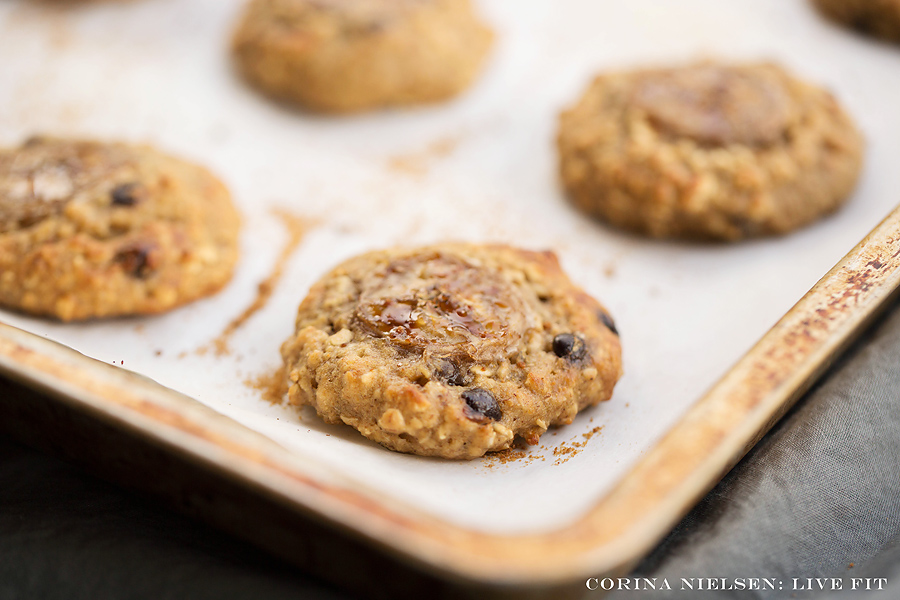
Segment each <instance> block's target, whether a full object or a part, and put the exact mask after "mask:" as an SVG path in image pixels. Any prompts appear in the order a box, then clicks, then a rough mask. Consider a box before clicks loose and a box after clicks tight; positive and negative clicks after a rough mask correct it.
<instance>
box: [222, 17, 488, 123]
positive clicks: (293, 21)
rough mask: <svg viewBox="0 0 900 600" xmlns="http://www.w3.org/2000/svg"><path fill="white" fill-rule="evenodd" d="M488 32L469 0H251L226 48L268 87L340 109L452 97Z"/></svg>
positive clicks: (477, 59) (309, 104)
mask: <svg viewBox="0 0 900 600" xmlns="http://www.w3.org/2000/svg"><path fill="white" fill-rule="evenodd" d="M492 39H493V34H492V33H491V31H490V29H488V28H487V27H486V26H485V25H484V24H482V23H481V22H480V21H479V20H478V18H477V17H476V16H475V14H474V13H473V12H472V7H471V5H470V2H469V0H251V1H250V2H249V4H248V5H247V7H246V9H245V11H244V14H243V17H242V18H241V20H240V22H239V24H238V26H237V29H236V30H235V34H234V39H233V41H232V50H233V54H234V58H235V62H236V64H237V67H238V69H239V70H240V72H241V73H242V74H243V76H244V77H245V78H246V79H247V80H248V81H249V82H251V83H252V84H253V85H255V86H256V87H258V88H260V89H261V90H263V91H264V92H266V93H268V94H270V95H271V96H273V97H275V98H278V99H281V100H287V101H290V102H295V103H297V104H299V105H301V106H303V107H306V108H308V109H311V110H316V111H322V112H338V113H340V112H354V111H361V110H367V109H374V108H382V107H388V106H401V105H408V104H420V103H428V102H435V101H439V100H443V99H445V98H449V97H450V96H454V95H456V94H458V93H459V92H461V91H462V90H463V89H465V88H466V87H468V86H469V84H470V83H471V82H472V80H473V79H474V78H475V76H476V75H477V73H478V72H479V70H480V68H481V65H482V63H483V62H484V58H485V56H486V55H487V52H488V50H489V48H490V46H491V43H492Z"/></svg>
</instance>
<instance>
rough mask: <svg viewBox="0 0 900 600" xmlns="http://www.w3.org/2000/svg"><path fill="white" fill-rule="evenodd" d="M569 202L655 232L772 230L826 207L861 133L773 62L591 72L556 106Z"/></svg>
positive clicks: (852, 176)
mask: <svg viewBox="0 0 900 600" xmlns="http://www.w3.org/2000/svg"><path fill="white" fill-rule="evenodd" d="M557 146H558V150H559V160H560V173H561V179H562V182H563V185H564V186H565V189H566V191H567V192H568V194H569V196H570V198H571V200H572V201H573V203H574V204H575V205H576V206H577V207H578V208H580V209H581V210H583V211H585V212H587V213H589V214H592V215H594V216H596V217H598V218H600V219H601V220H603V221H606V222H607V223H609V224H612V225H614V226H617V227H621V228H623V229H627V230H630V231H633V232H637V233H640V234H644V235H648V236H652V237H658V238H689V239H713V240H727V241H731V240H739V239H742V238H748V237H756V236H766V235H776V234H783V233H786V232H789V231H791V230H794V229H797V228H798V227H801V226H803V225H806V224H808V223H810V222H812V221H814V220H816V219H818V218H820V217H822V216H823V215H826V214H828V213H831V212H833V211H834V210H836V209H837V208H838V207H839V206H840V205H841V204H842V203H843V202H844V201H845V200H846V199H847V197H848V196H849V195H850V193H851V192H852V190H853V188H854V185H855V183H856V180H857V177H858V176H859V172H860V164H861V161H862V154H863V141H862V137H861V135H860V133H859V132H858V131H857V129H856V127H855V125H854V124H853V122H852V121H851V119H850V118H849V117H848V116H847V114H846V113H845V112H844V110H843V109H842V108H841V106H840V105H839V104H838V102H837V101H836V100H835V99H834V97H832V95H831V94H829V93H828V92H827V91H825V90H823V89H821V88H819V87H816V86H813V85H810V84H807V83H804V82H802V81H799V80H797V79H795V78H794V77H792V76H791V75H789V74H788V73H787V72H785V71H784V70H783V69H782V68H780V67H778V66H777V65H773V64H746V65H724V64H718V63H711V62H704V63H698V64H691V65H687V66H681V67H675V68H667V69H647V70H638V71H628V72H619V73H610V74H605V75H601V76H599V77H597V78H596V79H595V80H594V82H593V83H592V84H591V86H590V87H589V88H588V90H587V92H586V93H585V94H584V96H583V97H582V98H581V99H580V101H579V102H578V103H577V104H576V105H575V106H574V107H573V108H571V109H569V110H567V111H565V112H563V114H562V116H561V118H560V125H559V133H558V138H557Z"/></svg>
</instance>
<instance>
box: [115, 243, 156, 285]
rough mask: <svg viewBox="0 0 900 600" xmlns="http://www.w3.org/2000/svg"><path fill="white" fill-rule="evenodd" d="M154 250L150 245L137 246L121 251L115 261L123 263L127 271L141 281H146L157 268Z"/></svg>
mask: <svg viewBox="0 0 900 600" xmlns="http://www.w3.org/2000/svg"><path fill="white" fill-rule="evenodd" d="M151 251H152V248H151V247H150V246H149V245H140V244H135V245H133V246H129V247H126V248H123V249H121V250H119V252H118V253H117V254H116V256H115V261H116V262H120V263H122V266H123V268H124V269H125V271H127V272H128V273H130V274H131V275H132V276H134V277H137V278H139V279H144V278H146V277H147V276H148V275H150V272H151V271H153V269H154V268H155V265H154V262H155V261H154V260H153V256H152V254H151Z"/></svg>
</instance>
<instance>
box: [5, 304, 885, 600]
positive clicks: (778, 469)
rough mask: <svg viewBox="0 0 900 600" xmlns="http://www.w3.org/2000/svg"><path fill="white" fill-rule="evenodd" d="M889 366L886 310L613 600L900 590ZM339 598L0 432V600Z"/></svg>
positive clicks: (836, 596) (835, 596)
mask: <svg viewBox="0 0 900 600" xmlns="http://www.w3.org/2000/svg"><path fill="white" fill-rule="evenodd" d="M898 366H900V308H898V307H897V306H896V305H895V307H894V308H893V309H892V312H891V313H890V314H889V316H888V317H887V318H886V319H884V320H882V321H881V322H880V323H879V324H878V325H877V326H876V327H875V328H874V329H873V331H872V332H871V333H870V334H869V335H868V336H867V337H866V339H864V340H862V342H861V343H859V344H857V345H856V346H855V347H854V348H853V349H852V350H851V352H850V353H848V355H847V356H846V357H845V358H844V359H843V360H842V361H841V362H840V363H839V364H838V365H836V367H835V368H833V369H832V370H831V371H830V373H829V375H828V377H827V378H826V379H825V381H824V383H822V384H821V385H819V386H818V387H817V388H815V389H814V390H813V391H812V392H810V393H809V394H808V395H807V396H806V397H805V398H804V399H802V400H801V401H800V402H799V403H798V405H797V406H796V407H795V408H794V410H792V411H791V412H790V413H789V414H788V415H787V416H786V417H785V419H783V420H782V421H781V423H779V424H778V425H777V426H776V427H775V428H774V429H773V430H772V431H771V432H770V433H769V435H767V436H766V437H765V438H764V439H763V440H762V441H761V442H760V443H759V444H758V445H757V446H756V448H755V449H754V450H753V451H751V452H750V453H749V454H748V455H747V456H746V457H745V458H744V460H743V461H741V463H739V464H738V465H737V466H736V467H735V468H734V470H732V472H731V473H730V474H729V475H728V476H727V477H726V478H725V479H724V480H723V481H722V482H721V483H720V484H719V485H718V486H717V487H716V488H715V489H714V490H713V491H712V492H710V494H709V495H708V496H707V497H706V498H704V499H703V501H701V502H700V504H699V505H698V506H697V507H696V508H695V509H694V510H693V511H692V512H691V513H690V514H689V515H688V516H687V517H686V518H685V519H684V520H683V521H682V522H681V524H679V525H678V527H677V528H676V529H675V530H674V531H673V532H672V533H671V534H670V535H669V536H668V537H667V538H666V539H665V540H664V541H663V542H662V543H661V544H660V545H659V547H658V548H657V549H656V550H655V551H654V552H653V553H652V554H651V555H650V556H649V557H648V558H647V559H646V560H644V561H643V562H642V563H641V564H640V565H639V566H638V568H637V569H636V571H635V572H634V573H633V574H632V575H631V577H632V578H634V577H647V578H654V577H655V578H657V581H660V580H662V579H664V578H665V579H666V580H667V581H668V582H669V583H670V584H671V586H672V587H673V588H674V589H673V590H672V591H671V592H667V591H666V592H660V591H659V590H656V591H638V592H635V591H629V592H615V593H613V595H612V597H613V598H617V599H621V598H644V597H646V598H665V597H670V596H676V597H679V598H681V597H700V598H710V599H712V598H792V597H796V598H809V597H813V596H814V597H817V598H826V599H828V600H843V599H845V598H862V597H868V596H869V595H871V593H869V594H866V593H865V592H860V591H852V590H850V589H849V587H850V586H851V582H852V581H851V578H858V579H865V578H872V579H874V578H887V579H888V583H887V587H888V591H884V592H881V594H880V596H876V597H884V598H900V467H898V463H900V369H898ZM851 563H853V567H850V564H851ZM696 577H703V578H725V582H726V585H728V584H730V585H732V586H734V585H735V583H736V580H737V579H738V578H742V579H744V580H745V582H746V581H747V580H749V579H750V578H769V579H771V580H778V581H781V582H782V589H780V590H778V589H775V590H772V589H769V590H760V591H752V592H751V591H734V590H732V591H714V592H702V593H701V592H697V591H696V590H695V591H693V592H691V591H681V590H680V589H679V588H680V587H681V578H696ZM793 578H798V579H799V580H800V583H801V584H802V585H803V587H806V584H807V580H808V579H810V578H829V579H827V581H826V583H827V584H828V585H829V586H830V581H831V579H830V578H838V579H839V580H840V581H841V582H842V586H843V587H844V589H843V590H841V591H836V592H831V591H829V592H826V593H823V592H821V591H816V592H811V591H805V590H798V589H794V585H793ZM689 580H690V579H689ZM691 581H693V580H691ZM823 581H825V580H823ZM815 583H816V582H815V581H813V585H815ZM373 585H377V582H373ZM695 585H696V583H695ZM592 594H593V595H595V596H596V593H595V592H588V591H586V597H591V595H592ZM344 597H347V596H346V594H345V593H343V592H340V591H337V590H336V589H335V588H333V587H331V586H329V585H328V584H325V583H322V582H319V581H317V580H316V579H315V578H313V577H310V576H308V575H304V574H302V573H299V572H297V571H296V570H294V569H292V568H291V567H289V566H287V565H284V564H282V563H280V562H278V561H276V560H274V559H271V558H269V557H268V556H266V555H264V554H263V553H261V552H259V551H257V550H255V549H253V548H251V547H249V546H248V545H245V544H243V543H241V542H238V541H236V540H232V539H230V538H228V537H227V536H225V535H223V534H221V533H218V532H216V531H213V530H210V529H208V528H207V527H205V526H203V525H200V524H198V523H195V522H193V521H191V520H188V519H186V518H184V517H181V516H178V515H175V514H172V513H169V512H168V511H166V510H164V509H162V508H159V507H157V506H155V505H154V504H152V503H150V502H149V501H146V500H144V499H142V498H139V497H137V496H135V495H133V494H130V493H128V492H124V491H120V490H119V489H117V488H115V487H114V486H112V485H109V484H106V483H103V482H101V481H98V480H96V479H94V478H92V477H90V476H88V475H85V474H83V473H81V472H80V471H78V470H77V469H75V468H74V467H71V466H69V465H67V464H65V463H63V462H60V461H58V460H55V459H53V458H50V457H46V456H43V455H41V454H39V453H37V452H35V451H32V450H29V449H26V448H23V447H22V446H19V445H17V444H14V443H12V442H10V441H8V440H4V439H3V438H0V599H7V598H9V599H13V598H15V599H18V598H23V599H24V598H28V599H30V598H47V599H54V598H61V599H63V598H64V599H66V600H77V599H79V598H85V599H87V598H90V599H92V600H93V599H97V598H120V599H135V600H138V599H153V600H159V599H166V598H201V599H202V598H236V599H241V598H247V599H250V598H253V599H257V598H275V599H277V598H344Z"/></svg>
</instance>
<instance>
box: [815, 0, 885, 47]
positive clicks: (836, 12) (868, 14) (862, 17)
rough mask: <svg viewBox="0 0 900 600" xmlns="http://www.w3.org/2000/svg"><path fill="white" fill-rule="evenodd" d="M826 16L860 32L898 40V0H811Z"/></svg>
mask: <svg viewBox="0 0 900 600" xmlns="http://www.w3.org/2000/svg"><path fill="white" fill-rule="evenodd" d="M812 2H813V4H815V5H816V7H817V8H818V9H819V11H821V12H822V14H824V15H825V16H826V17H828V18H830V19H831V20H833V21H835V22H837V23H840V24H841V25H845V26H847V27H851V28H853V29H855V30H857V31H859V32H861V33H865V34H867V35H872V36H875V37H879V38H881V39H884V40H888V41H892V42H900V0H812Z"/></svg>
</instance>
